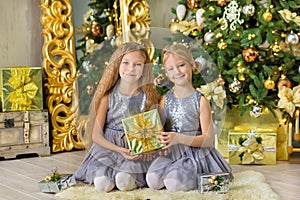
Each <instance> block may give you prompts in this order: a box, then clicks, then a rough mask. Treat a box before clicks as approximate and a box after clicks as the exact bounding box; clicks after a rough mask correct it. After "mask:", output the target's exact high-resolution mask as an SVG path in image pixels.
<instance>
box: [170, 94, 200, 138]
mask: <svg viewBox="0 0 300 200" xmlns="http://www.w3.org/2000/svg"><path fill="white" fill-rule="evenodd" d="M201 96H202V93H200V92H199V91H195V92H194V93H193V94H192V95H190V96H188V97H185V98H176V97H175V95H174V91H173V90H170V91H169V92H168V93H167V94H166V99H165V116H166V125H165V129H166V130H167V131H176V132H182V133H184V132H186V133H187V134H193V135H194V134H199V131H200V130H201V126H200V119H199V112H200V111H199V110H200V104H199V102H200V98H201Z"/></svg>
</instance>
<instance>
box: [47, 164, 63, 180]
mask: <svg viewBox="0 0 300 200" xmlns="http://www.w3.org/2000/svg"><path fill="white" fill-rule="evenodd" d="M51 171H52V173H51V174H50V175H49V176H46V177H45V178H44V180H45V181H46V182H49V181H58V180H59V179H60V178H61V175H60V173H59V172H58V171H57V167H54V168H53V169H52V170H51Z"/></svg>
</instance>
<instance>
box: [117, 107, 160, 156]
mask: <svg viewBox="0 0 300 200" xmlns="http://www.w3.org/2000/svg"><path fill="white" fill-rule="evenodd" d="M122 123H123V127H124V131H125V135H126V139H127V142H128V146H129V148H130V149H131V153H132V154H133V155H135V154H141V153H148V152H152V151H155V150H156V149H160V148H161V147H163V146H165V145H163V144H159V143H158V139H157V136H158V135H159V132H160V131H163V126H162V124H161V120H160V117H159V113H158V111H157V109H154V110H150V111H148V112H143V113H139V114H136V115H133V116H130V117H127V118H125V119H122Z"/></svg>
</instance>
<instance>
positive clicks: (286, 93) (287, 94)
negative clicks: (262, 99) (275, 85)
mask: <svg viewBox="0 0 300 200" xmlns="http://www.w3.org/2000/svg"><path fill="white" fill-rule="evenodd" d="M278 97H279V98H280V99H279V101H278V104H277V106H278V108H282V109H284V110H285V111H286V112H288V113H289V114H290V115H291V116H293V114H294V112H295V109H296V107H300V85H298V86H296V87H294V88H293V89H291V88H287V87H285V86H281V88H280V90H279V93H278Z"/></svg>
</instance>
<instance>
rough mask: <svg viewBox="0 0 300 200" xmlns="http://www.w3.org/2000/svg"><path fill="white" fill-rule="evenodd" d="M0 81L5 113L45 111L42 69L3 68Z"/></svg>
mask: <svg viewBox="0 0 300 200" xmlns="http://www.w3.org/2000/svg"><path fill="white" fill-rule="evenodd" d="M0 79H1V80H0V82H1V83H0V87H1V91H0V92H1V99H2V101H1V104H2V111H3V112H10V111H25V110H42V109H43V83H42V80H43V77H42V68H41V67H30V66H16V67H14V66H13V67H1V68H0Z"/></svg>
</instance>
